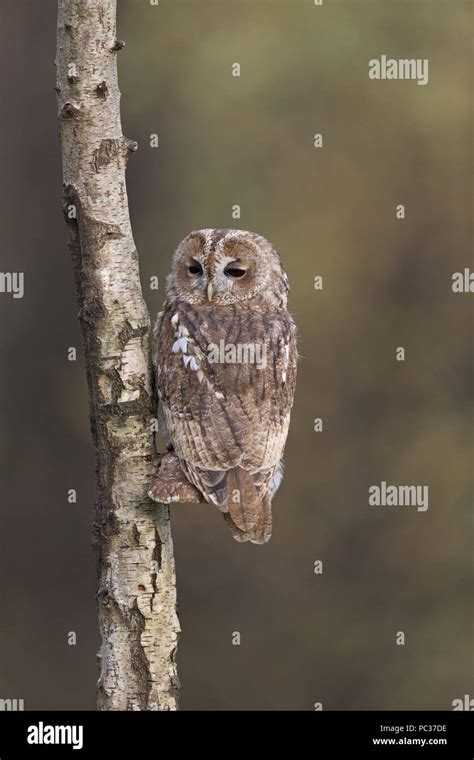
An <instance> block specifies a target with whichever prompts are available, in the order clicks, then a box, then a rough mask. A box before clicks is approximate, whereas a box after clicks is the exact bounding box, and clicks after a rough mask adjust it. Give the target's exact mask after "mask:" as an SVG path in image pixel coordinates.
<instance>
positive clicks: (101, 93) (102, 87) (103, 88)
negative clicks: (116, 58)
mask: <svg viewBox="0 0 474 760" xmlns="http://www.w3.org/2000/svg"><path fill="white" fill-rule="evenodd" d="M95 93H96V95H97V97H98V98H106V97H107V95H108V94H109V88H108V87H107V82H106V81H105V79H103V80H102V82H99V84H98V85H97V87H96V88H95Z"/></svg>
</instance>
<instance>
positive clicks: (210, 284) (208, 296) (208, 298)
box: [207, 282, 214, 303]
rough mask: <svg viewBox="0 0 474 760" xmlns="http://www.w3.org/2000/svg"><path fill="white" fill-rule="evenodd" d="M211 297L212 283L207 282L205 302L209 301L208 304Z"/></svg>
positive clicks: (212, 292) (212, 291)
mask: <svg viewBox="0 0 474 760" xmlns="http://www.w3.org/2000/svg"><path fill="white" fill-rule="evenodd" d="M213 295H214V288H213V285H212V282H209V283H208V285H207V300H208V301H209V303H211V301H212V297H213Z"/></svg>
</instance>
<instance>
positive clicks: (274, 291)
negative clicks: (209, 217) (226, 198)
mask: <svg viewBox="0 0 474 760" xmlns="http://www.w3.org/2000/svg"><path fill="white" fill-rule="evenodd" d="M288 290H289V287H288V280H287V277H286V274H285V272H284V270H283V268H282V266H281V262H280V259H279V257H278V255H277V254H276V252H275V251H274V249H273V248H272V246H271V245H270V243H269V242H268V241H267V240H265V238H263V237H261V236H260V235H256V234H255V233H250V232H243V231H241V230H228V229H225V230H199V231H196V232H192V233H191V234H190V235H188V236H187V237H186V238H185V239H184V240H183V242H182V243H181V244H180V245H179V246H178V249H177V251H176V253H175V256H174V259H173V266H172V271H171V274H170V275H169V278H168V286H167V297H166V302H165V304H164V308H163V311H162V312H161V313H160V314H159V315H158V319H157V323H156V326H155V331H154V335H155V347H154V351H153V358H154V364H155V369H156V382H157V388H158V396H159V414H158V419H159V421H160V432H161V433H162V435H163V437H164V438H165V441H166V443H167V445H168V447H169V449H173V450H174V452H175V454H176V456H177V457H178V459H179V462H180V465H181V467H182V469H183V471H184V473H185V474H186V477H187V478H188V480H189V482H190V483H192V484H193V485H194V486H195V487H196V488H197V489H198V490H199V491H200V492H201V493H202V494H203V497H204V499H205V500H206V501H207V502H209V503H210V504H215V505H216V506H217V507H218V508H219V509H220V510H221V511H222V512H223V513H224V516H225V518H226V520H227V522H228V523H229V524H230V527H231V528H232V532H233V535H234V538H236V539H237V540H238V541H247V540H250V541H253V542H255V543H265V542H266V541H268V539H269V538H270V535H271V527H272V516H271V499H272V496H273V494H274V493H275V491H276V489H277V488H278V486H279V483H280V480H281V474H282V462H281V458H282V455H283V449H284V445H285V441H286V437H287V433H288V425H289V421H290V411H291V407H292V404H293V397H294V391H295V379H296V357H297V354H296V329H295V325H294V323H293V320H292V318H291V316H290V315H289V313H288V311H287V295H288Z"/></svg>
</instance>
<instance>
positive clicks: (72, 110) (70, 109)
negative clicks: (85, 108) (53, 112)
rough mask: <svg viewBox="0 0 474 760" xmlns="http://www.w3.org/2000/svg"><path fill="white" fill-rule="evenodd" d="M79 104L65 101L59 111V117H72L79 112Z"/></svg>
mask: <svg viewBox="0 0 474 760" xmlns="http://www.w3.org/2000/svg"><path fill="white" fill-rule="evenodd" d="M80 110H81V109H80V108H79V106H76V105H75V104H74V103H65V104H64V105H63V107H62V108H61V111H60V112H59V118H60V119H74V118H76V116H77V115H78V114H79V112H80Z"/></svg>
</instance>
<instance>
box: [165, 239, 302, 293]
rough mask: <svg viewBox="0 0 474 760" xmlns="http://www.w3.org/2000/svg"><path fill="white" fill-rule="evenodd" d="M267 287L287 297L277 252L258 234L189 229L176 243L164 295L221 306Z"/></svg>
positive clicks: (285, 279) (264, 289) (286, 287)
mask: <svg viewBox="0 0 474 760" xmlns="http://www.w3.org/2000/svg"><path fill="white" fill-rule="evenodd" d="M266 290H268V291H269V292H270V293H271V292H275V293H278V294H279V301H283V299H284V301H285V303H284V304H282V305H286V295H287V292H288V280H287V277H286V274H285V273H284V271H283V268H282V265H281V262H280V259H279V257H278V254H277V253H276V251H275V250H274V249H273V247H272V246H271V245H270V243H269V242H268V240H266V239H265V238H264V237H262V236H261V235H257V234H256V233H254V232H245V231H243V230H230V229H205V230H196V231H195V232H191V233H190V234H189V235H188V236H187V237H185V238H184V240H183V241H182V242H181V243H180V244H179V246H178V248H177V250H176V253H175V254H174V258H173V266H172V270H171V273H170V275H169V277H168V288H167V295H168V296H174V297H176V296H177V297H178V298H179V299H180V300H183V301H186V302H187V303H191V304H209V303H210V304H212V305H213V306H214V305H216V306H223V305H227V304H232V303H237V302H238V301H245V300H247V299H249V298H253V297H254V296H256V295H257V294H258V293H260V292H262V291H263V292H265V291H266Z"/></svg>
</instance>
